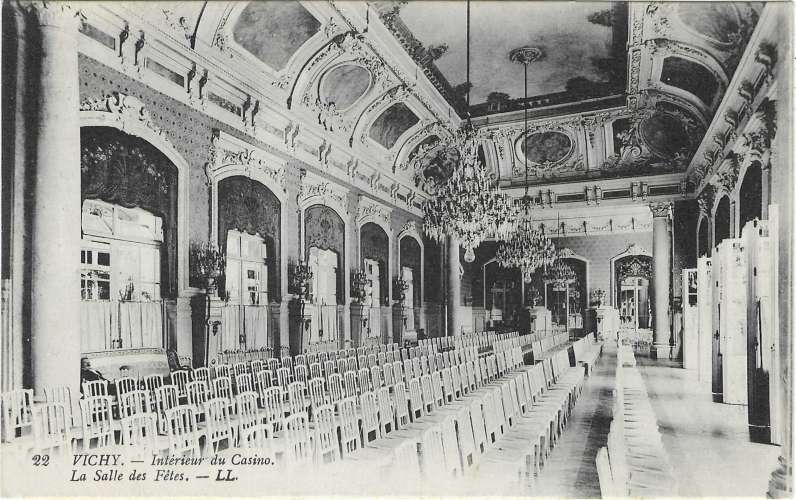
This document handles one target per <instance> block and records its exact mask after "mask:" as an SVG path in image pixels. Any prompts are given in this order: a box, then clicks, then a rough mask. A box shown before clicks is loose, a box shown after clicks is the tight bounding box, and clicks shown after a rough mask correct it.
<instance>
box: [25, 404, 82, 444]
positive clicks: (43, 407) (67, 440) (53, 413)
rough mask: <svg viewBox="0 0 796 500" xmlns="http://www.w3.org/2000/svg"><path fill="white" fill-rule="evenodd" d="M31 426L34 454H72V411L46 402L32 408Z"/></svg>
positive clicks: (60, 405)
mask: <svg viewBox="0 0 796 500" xmlns="http://www.w3.org/2000/svg"><path fill="white" fill-rule="evenodd" d="M31 426H32V428H33V450H34V452H35V453H39V454H42V453H47V454H54V452H57V453H58V454H60V455H61V456H69V455H71V454H72V451H73V450H72V410H71V408H70V409H69V410H67V406H66V404H65V403H61V402H55V401H52V402H50V401H48V402H46V403H44V404H40V405H36V406H35V407H33V408H32V409H31Z"/></svg>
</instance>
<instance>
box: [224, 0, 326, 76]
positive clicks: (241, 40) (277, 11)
mask: <svg viewBox="0 0 796 500" xmlns="http://www.w3.org/2000/svg"><path fill="white" fill-rule="evenodd" d="M320 27H321V23H320V22H319V21H318V20H317V19H315V17H314V16H313V15H312V14H310V13H309V11H307V9H305V8H304V7H303V6H302V5H301V4H300V3H299V2H296V1H283V0H266V1H258V2H251V3H249V5H247V6H246V8H244V9H243V12H241V14H240V16H239V17H238V19H237V21H236V22H235V27H234V29H233V30H232V31H233V36H234V38H235V41H236V42H237V43H238V44H239V45H241V46H242V47H243V48H244V49H246V50H248V51H249V52H251V53H252V54H253V55H254V56H255V57H257V58H258V59H260V60H261V61H262V62H264V63H265V64H267V65H268V66H270V67H271V68H273V69H275V70H281V69H283V68H284V67H285V65H286V64H287V62H288V61H289V60H290V57H291V56H292V55H293V54H294V53H295V52H296V51H297V50H298V49H299V47H301V46H302V45H304V43H305V42H306V41H307V40H309V39H310V38H312V36H313V35H314V34H315V33H317V32H318V30H319V29H320Z"/></svg>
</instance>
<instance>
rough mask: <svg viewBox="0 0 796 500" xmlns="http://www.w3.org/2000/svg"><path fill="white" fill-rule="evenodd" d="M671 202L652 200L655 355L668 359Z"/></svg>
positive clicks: (653, 348) (653, 353)
mask: <svg viewBox="0 0 796 500" xmlns="http://www.w3.org/2000/svg"><path fill="white" fill-rule="evenodd" d="M670 209H671V204H670V203H652V204H650V210H651V211H652V282H653V285H654V290H655V311H654V314H655V324H654V330H653V347H652V351H651V353H652V355H653V356H655V357H657V358H660V359H668V358H669V352H670V350H671V348H670V347H669V337H670V335H671V332H670V327H669V290H670V284H671V280H672V262H671V254H672V233H671V231H670V228H669V213H670Z"/></svg>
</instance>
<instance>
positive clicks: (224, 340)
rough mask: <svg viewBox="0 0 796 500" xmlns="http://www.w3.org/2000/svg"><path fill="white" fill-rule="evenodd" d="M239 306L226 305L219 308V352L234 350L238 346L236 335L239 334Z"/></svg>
mask: <svg viewBox="0 0 796 500" xmlns="http://www.w3.org/2000/svg"><path fill="white" fill-rule="evenodd" d="M240 329H241V321H240V306H237V305H226V306H224V307H222V308H221V330H220V332H219V334H220V335H221V338H220V339H219V342H218V344H217V345H218V350H219V352H223V351H234V350H237V349H238V348H239V347H240V343H239V340H238V335H239V334H240Z"/></svg>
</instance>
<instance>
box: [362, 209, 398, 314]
mask: <svg viewBox="0 0 796 500" xmlns="http://www.w3.org/2000/svg"><path fill="white" fill-rule="evenodd" d="M358 233H359V263H358V264H359V266H360V268H364V267H365V259H372V260H375V261H377V262H379V264H380V267H381V266H383V268H381V269H380V271H383V272H380V273H379V281H380V284H379V288H380V289H381V290H384V291H386V292H387V298H388V299H390V298H392V286H391V283H390V281H391V280H390V277H391V276H390V275H391V274H392V267H393V266H392V251H391V248H390V247H391V246H392V238H390V233H389V232H388V231H386V230H385V229H384V227H383V226H382V225H381V224H378V223H376V222H371V221H368V222H364V223H362V225H360V227H359V231H358ZM385 253H386V255H385Z"/></svg>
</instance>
